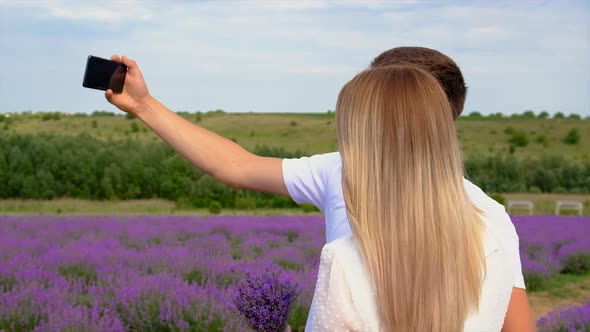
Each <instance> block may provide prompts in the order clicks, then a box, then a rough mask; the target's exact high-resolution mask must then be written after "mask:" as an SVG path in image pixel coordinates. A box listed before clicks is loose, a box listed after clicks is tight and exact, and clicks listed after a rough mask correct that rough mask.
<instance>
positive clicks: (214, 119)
mask: <svg viewBox="0 0 590 332" xmlns="http://www.w3.org/2000/svg"><path fill="white" fill-rule="evenodd" d="M183 116H184V117H185V118H186V119H187V120H189V121H191V122H193V123H197V122H196V114H188V115H183ZM93 122H95V123H96V128H93ZM197 124H198V125H199V126H202V127H204V128H207V129H209V130H212V131H214V132H216V133H218V134H220V135H222V136H224V137H226V138H228V139H234V140H235V141H237V142H238V143H239V144H240V145H242V146H244V147H245V148H247V149H253V148H254V147H255V146H256V145H268V146H273V147H283V148H284V149H285V150H286V151H291V152H294V151H296V150H301V151H304V152H306V153H308V154H315V153H324V152H330V151H335V150H337V148H338V147H337V143H336V130H335V124H334V114H333V113H332V114H327V113H318V114H294V113H288V114H278V113H276V114H256V113H227V114H223V113H220V114H207V113H204V114H202V116H201V121H199V122H198V123H197ZM135 126H137V128H138V129H134V128H133V127H135ZM510 128H511V129H512V131H513V132H523V133H524V134H525V135H526V136H527V138H528V142H529V143H528V145H527V146H524V147H516V149H515V151H514V153H516V154H518V155H519V156H522V157H529V156H530V157H538V156H540V155H543V154H560V155H564V156H567V157H568V158H569V159H572V160H577V161H585V160H589V159H590V151H589V150H588V149H583V148H582V147H584V146H588V144H590V121H589V120H574V119H501V120H489V119H488V120H473V119H464V118H459V120H458V121H457V131H458V135H459V137H460V138H461V145H462V148H463V151H464V154H465V156H466V157H471V156H474V155H481V154H483V155H495V154H497V153H501V154H508V153H510V143H509V139H510V137H511V136H510V134H507V133H506V132H510V130H507V129H510ZM572 128H576V129H577V130H578V132H579V133H580V142H579V143H578V144H577V145H569V144H565V143H564V142H563V138H564V137H565V136H566V135H567V133H568V132H569V131H570V130H571V129H572ZM4 132H8V133H17V134H39V133H55V134H61V135H78V134H81V133H87V134H90V135H92V136H94V137H97V138H100V139H104V140H109V139H112V140H120V139H125V138H132V139H138V140H141V141H144V142H160V138H159V137H158V136H156V135H155V134H154V133H153V132H151V130H149V129H148V128H147V127H146V126H144V125H143V124H142V123H141V122H140V121H139V120H137V119H133V120H129V119H126V118H125V116H113V117H97V116H88V117H75V116H62V117H61V119H60V120H49V121H42V119H41V118H40V116H38V115H35V114H33V115H19V116H15V117H12V118H11V120H10V125H9V126H8V129H3V127H0V134H2V133H4Z"/></svg>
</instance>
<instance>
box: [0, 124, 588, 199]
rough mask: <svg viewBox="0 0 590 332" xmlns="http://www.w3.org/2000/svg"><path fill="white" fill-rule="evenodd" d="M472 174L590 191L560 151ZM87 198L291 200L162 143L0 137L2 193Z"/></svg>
mask: <svg viewBox="0 0 590 332" xmlns="http://www.w3.org/2000/svg"><path fill="white" fill-rule="evenodd" d="M252 152H253V153H255V154H257V155H261V156H270V157H280V158H296V157H300V156H303V155H306V154H305V153H304V152H303V151H295V152H289V151H285V150H284V149H283V148H275V147H269V146H257V147H256V148H254V149H253V150H252ZM465 169H466V173H467V176H468V178H469V179H471V180H472V181H473V182H474V183H476V184H477V185H479V186H480V187H481V188H482V189H483V190H484V191H486V192H490V193H491V192H548V193H551V192H570V193H590V161H588V160H586V161H583V162H575V161H571V160H568V159H565V158H564V157H562V156H559V155H555V156H541V157H539V158H534V159H533V158H518V157H517V156H516V155H509V154H505V155H496V156H480V157H477V156H475V157H470V158H469V159H468V160H466V161H465ZM62 197H69V198H79V199H90V200H105V199H145V198H162V199H168V200H172V201H176V202H179V203H181V204H183V205H186V206H192V207H210V206H211V204H215V205H217V204H219V205H220V206H221V207H224V208H254V207H259V208H260V207H267V208H283V207H295V206H296V204H295V203H294V202H293V201H291V200H290V199H287V198H284V197H279V196H275V195H270V194H263V193H257V192H252V191H246V190H236V189H233V188H230V187H228V186H226V185H224V184H222V183H220V182H218V181H216V180H215V179H213V178H212V177H210V176H209V175H207V174H204V173H203V172H201V171H200V170H198V169H196V168H195V167H193V166H192V165H190V163H188V162H187V161H185V160H184V159H182V157H180V156H179V155H178V154H177V153H175V152H174V151H173V150H172V149H170V148H169V147H168V146H167V145H165V144H164V143H161V142H159V143H155V144H154V143H144V142H140V141H137V140H132V139H126V140H108V141H103V140H99V139H96V138H94V137H92V136H89V135H86V134H82V135H79V136H74V137H72V136H62V135H53V134H38V135H7V136H2V137H0V198H26V199H54V198H62Z"/></svg>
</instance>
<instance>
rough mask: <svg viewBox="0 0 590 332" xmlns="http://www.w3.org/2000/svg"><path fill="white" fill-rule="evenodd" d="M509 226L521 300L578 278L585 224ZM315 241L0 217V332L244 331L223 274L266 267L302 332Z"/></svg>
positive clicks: (302, 236)
mask: <svg viewBox="0 0 590 332" xmlns="http://www.w3.org/2000/svg"><path fill="white" fill-rule="evenodd" d="M513 220H514V223H515V226H516V228H517V231H518V233H519V236H520V240H521V258H522V262H523V269H524V273H525V278H526V283H527V287H528V288H529V292H531V291H534V290H535V288H537V289H543V287H544V282H545V281H546V280H549V279H551V278H553V277H554V276H556V275H558V274H559V273H577V274H586V273H588V271H590V239H589V234H590V218H588V217H552V216H547V217H539V216H536V217H514V218H513ZM324 234H325V233H324V224H323V218H322V217H317V216H308V217H306V216H297V217H235V216H232V217H209V218H206V217H201V218H197V217H179V216H175V217H172V216H169V217H153V216H150V217H145V216H133V217H123V216H117V217H106V216H105V217H72V216H19V217H15V216H0V331H248V329H247V327H246V326H245V324H244V323H243V321H242V320H241V319H240V317H238V315H237V314H236V313H234V312H232V311H231V310H230V309H228V308H227V306H228V304H230V302H231V295H232V294H233V291H234V287H235V285H234V282H235V276H234V275H233V274H232V273H231V272H230V268H231V267H235V269H236V270H239V271H244V272H246V271H250V272H254V273H256V272H259V271H262V270H264V268H265V267H266V266H267V265H268V264H271V263H274V264H276V265H278V266H280V267H282V268H283V270H284V271H285V272H284V275H285V276H286V277H287V278H290V279H292V280H293V281H294V282H296V283H298V284H299V285H300V287H301V289H302V292H301V293H300V294H299V296H298V298H297V299H296V302H295V305H294V307H293V310H292V313H291V316H290V317H289V321H288V322H289V324H290V325H291V326H293V327H294V330H302V329H303V327H304V325H305V320H306V317H307V310H308V307H309V305H310V304H311V298H312V295H313V291H314V285H315V279H316V274H317V264H318V259H319V254H320V250H321V248H322V245H323V243H324ZM554 316H555V315H554ZM552 317H553V316H552ZM547 321H548V320H547V319H545V321H543V322H540V323H543V324H545V325H547V324H548V323H546V322H547ZM550 321H551V324H553V325H551V326H556V325H555V324H559V323H558V322H557V323H556V322H555V319H554V318H552V319H551V320H550ZM547 326H548V325H547ZM547 328H548V329H547V330H548V331H550V330H551V329H549V327H547Z"/></svg>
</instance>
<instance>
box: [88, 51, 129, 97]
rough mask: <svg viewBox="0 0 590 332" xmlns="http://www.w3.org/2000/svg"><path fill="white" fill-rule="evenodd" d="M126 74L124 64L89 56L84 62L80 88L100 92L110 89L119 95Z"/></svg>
mask: <svg viewBox="0 0 590 332" xmlns="http://www.w3.org/2000/svg"><path fill="white" fill-rule="evenodd" d="M126 74H127V66H125V65H124V64H122V63H119V62H116V61H112V60H107V59H103V58H99V57H95V56H92V55H90V56H88V60H87V61H86V71H85V72H84V81H83V82H82V86H83V87H85V88H90V89H97V90H102V91H106V90H107V89H111V90H113V92H114V93H121V92H123V85H124V84H125V75H126Z"/></svg>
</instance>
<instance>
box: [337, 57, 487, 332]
mask: <svg viewBox="0 0 590 332" xmlns="http://www.w3.org/2000/svg"><path fill="white" fill-rule="evenodd" d="M336 124H337V135H338V144H339V149H340V153H341V156H342V186H343V194H344V200H345V204H346V210H347V215H348V219H349V222H350V225H351V229H352V232H353V236H354V238H355V240H356V243H357V245H358V247H359V250H360V253H361V256H362V258H363V261H364V264H365V268H366V270H367V272H368V273H369V275H370V280H371V281H372V282H373V287H374V290H375V294H376V297H377V299H376V300H377V306H378V308H379V318H380V321H381V324H382V325H381V329H382V330H384V331H433V332H439V331H440V332H456V331H463V325H464V322H465V320H466V319H467V317H468V315H469V313H470V312H471V311H477V310H478V309H479V300H480V293H481V287H482V282H483V273H484V271H485V265H484V262H485V255H484V249H483V231H484V224H483V222H482V220H481V219H480V217H479V211H478V210H477V209H476V207H475V206H474V205H473V204H472V203H471V202H470V200H469V199H468V197H467V194H466V193H465V189H464V186H463V174H464V171H463V163H462V157H461V152H460V148H459V142H458V139H457V135H456V131H455V125H454V122H453V116H452V112H451V108H450V105H449V103H448V101H447V97H446V95H445V92H444V91H443V89H442V88H441V86H440V85H439V83H438V82H437V81H436V79H435V78H433V77H432V76H431V75H430V74H428V73H427V72H425V71H424V70H422V69H419V68H415V67H407V66H406V67H404V66H390V67H384V68H374V69H368V70H365V71H363V72H361V73H360V74H358V75H357V76H356V77H355V78H354V79H352V80H351V81H350V82H348V83H347V84H346V85H345V86H344V87H343V88H342V90H341V92H340V94H339V96H338V102H337V106H336Z"/></svg>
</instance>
